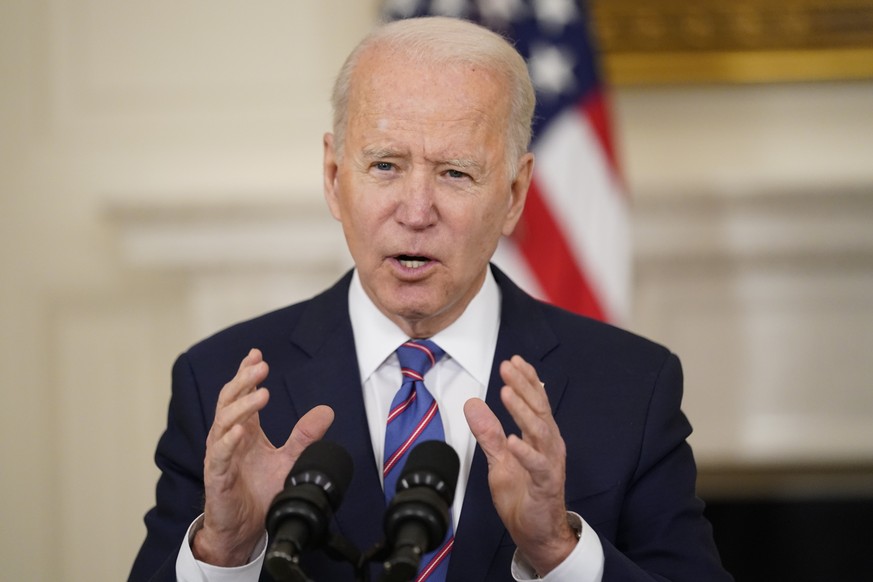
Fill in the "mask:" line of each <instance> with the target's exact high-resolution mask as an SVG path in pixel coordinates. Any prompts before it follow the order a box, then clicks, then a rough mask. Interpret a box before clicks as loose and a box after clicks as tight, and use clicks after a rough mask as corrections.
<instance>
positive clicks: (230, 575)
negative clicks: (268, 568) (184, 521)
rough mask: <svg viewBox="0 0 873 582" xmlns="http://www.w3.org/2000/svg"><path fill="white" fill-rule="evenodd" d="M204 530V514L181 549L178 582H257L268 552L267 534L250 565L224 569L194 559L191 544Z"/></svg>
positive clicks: (252, 556)
mask: <svg viewBox="0 0 873 582" xmlns="http://www.w3.org/2000/svg"><path fill="white" fill-rule="evenodd" d="M202 528H203V514H201V515H200V517H198V518H197V519H195V520H194V522H193V523H192V524H191V525H190V526H189V527H188V533H187V534H185V539H184V541H183V542H182V547H181V548H180V549H179V556H178V557H177V558H176V580H177V582H250V581H251V582H257V580H258V576H260V574H261V567H262V566H263V564H264V555H265V554H266V552H267V532H264V535H263V536H262V537H261V540H260V541H259V542H258V544H257V545H256V546H255V550H254V551H253V552H252V555H251V557H249V562H248V564H246V565H244V566H235V567H233V568H222V567H221V566H213V565H212V564H207V563H206V562H201V561H200V560H198V559H197V558H195V557H194V552H192V551H191V543H192V542H193V541H194V534H196V533H197V532H198V531H200V530H201V529H202Z"/></svg>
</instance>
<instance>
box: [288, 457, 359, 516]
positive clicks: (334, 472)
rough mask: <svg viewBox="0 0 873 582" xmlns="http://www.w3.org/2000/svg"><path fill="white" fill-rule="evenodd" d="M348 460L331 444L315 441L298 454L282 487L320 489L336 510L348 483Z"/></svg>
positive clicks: (351, 468) (350, 477)
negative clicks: (292, 485) (312, 487)
mask: <svg viewBox="0 0 873 582" xmlns="http://www.w3.org/2000/svg"><path fill="white" fill-rule="evenodd" d="M352 470H353V466H352V457H351V455H349V453H348V452H347V451H346V450H345V449H344V448H343V447H341V446H340V445H338V444H336V443H334V442H331V441H315V442H314V443H312V444H311V445H309V446H308V447H306V449H305V450H304V451H303V452H302V453H301V454H300V457H298V459H297V462H296V463H294V466H293V467H292V468H291V472H290V473H289V474H288V479H287V480H286V482H285V486H286V487H287V486H289V485H290V484H297V485H299V484H301V483H312V484H313V485H318V486H319V487H321V488H323V489H324V490H325V492H326V493H327V494H328V497H329V498H330V504H331V507H332V508H333V509H334V510H336V509H337V507H338V506H339V504H340V502H341V501H342V498H343V496H344V495H345V494H346V490H347V489H348V488H349V483H351V481H352Z"/></svg>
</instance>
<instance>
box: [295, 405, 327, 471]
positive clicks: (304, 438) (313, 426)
mask: <svg viewBox="0 0 873 582" xmlns="http://www.w3.org/2000/svg"><path fill="white" fill-rule="evenodd" d="M333 420H334V412H333V409H332V408H331V407H330V406H326V405H324V404H320V405H318V406H316V407H315V408H313V409H312V410H310V411H309V412H307V413H306V414H304V415H303V416H302V417H300V420H298V421H297V424H296V425H294V428H293V429H292V430H291V434H290V435H289V436H288V440H287V441H285V447H284V448H286V450H287V452H288V454H290V455H291V456H292V457H293V458H294V459H297V457H299V456H300V454H301V453H302V452H303V450H304V449H306V447H308V446H309V445H311V444H312V443H314V442H315V441H317V440H319V439H321V438H322V437H324V433H326V432H327V429H328V428H330V425H331V424H333Z"/></svg>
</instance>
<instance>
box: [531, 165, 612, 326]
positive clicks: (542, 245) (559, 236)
mask: <svg viewBox="0 0 873 582" xmlns="http://www.w3.org/2000/svg"><path fill="white" fill-rule="evenodd" d="M515 240H516V242H517V244H518V247H519V249H520V251H521V254H522V256H523V257H524V259H525V261H526V262H527V264H528V266H529V267H530V270H531V271H532V272H533V274H534V276H536V278H537V280H538V281H539V284H540V287H541V288H542V289H543V291H544V292H545V293H546V296H547V299H548V301H549V302H550V303H553V304H555V305H558V306H559V307H563V308H564V309H569V310H570V311H574V312H576V313H581V314H583V315H587V316H589V317H593V318H596V319H600V320H603V319H605V314H604V311H603V306H602V305H601V303H600V301H598V299H597V297H596V295H595V294H594V292H593V290H592V289H591V285H590V284H589V283H588V280H587V278H586V276H585V273H584V272H583V270H582V266H581V265H580V263H579V261H578V260H577V258H576V257H575V256H574V255H573V251H572V249H571V248H570V245H569V244H568V243H567V239H566V237H565V236H564V233H563V232H562V231H561V229H560V227H559V226H558V223H557V222H556V221H555V218H554V216H552V212H551V209H550V208H549V207H548V206H547V204H546V202H545V200H543V196H542V194H541V193H540V190H539V186H538V185H537V181H536V177H534V180H533V181H532V182H531V185H530V189H529V190H528V192H527V203H526V204H525V208H524V215H523V217H522V221H521V223H520V224H519V227H518V229H517V230H516V235H515Z"/></svg>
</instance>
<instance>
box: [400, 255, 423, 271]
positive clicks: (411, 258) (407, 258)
mask: <svg viewBox="0 0 873 582" xmlns="http://www.w3.org/2000/svg"><path fill="white" fill-rule="evenodd" d="M396 258H397V261H398V262H399V263H400V264H401V265H403V267H405V268H407V269H418V268H419V267H423V266H425V265H426V264H428V263H429V262H430V259H429V258H428V257H419V256H415V255H397V257H396Z"/></svg>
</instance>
